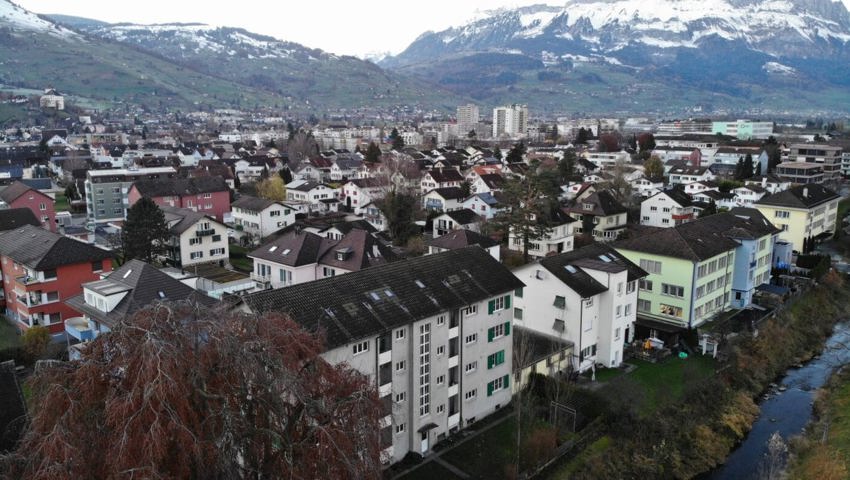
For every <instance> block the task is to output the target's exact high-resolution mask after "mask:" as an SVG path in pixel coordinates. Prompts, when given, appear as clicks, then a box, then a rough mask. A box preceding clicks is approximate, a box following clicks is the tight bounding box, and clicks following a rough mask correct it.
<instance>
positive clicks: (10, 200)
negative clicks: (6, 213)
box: [0, 182, 56, 232]
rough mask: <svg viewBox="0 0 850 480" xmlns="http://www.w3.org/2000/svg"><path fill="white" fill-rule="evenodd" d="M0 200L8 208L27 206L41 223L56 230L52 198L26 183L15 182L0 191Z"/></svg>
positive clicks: (49, 228) (52, 230) (53, 230)
mask: <svg viewBox="0 0 850 480" xmlns="http://www.w3.org/2000/svg"><path fill="white" fill-rule="evenodd" d="M0 200H3V201H4V202H5V203H6V205H8V208H28V209H30V210H31V211H32V213H34V214H35V217H36V218H38V220H39V221H40V222H41V225H42V226H43V227H44V228H46V229H48V230H50V231H51V232H55V231H56V210H55V209H54V206H53V203H54V200H53V199H52V198H50V196H49V195H47V194H46V193H43V192H39V191H38V190H36V189H34V188H32V187H30V186H29V185H26V184H24V183H22V182H15V183H13V184H11V185H9V186H8V187H6V188H5V189H3V191H2V192H0Z"/></svg>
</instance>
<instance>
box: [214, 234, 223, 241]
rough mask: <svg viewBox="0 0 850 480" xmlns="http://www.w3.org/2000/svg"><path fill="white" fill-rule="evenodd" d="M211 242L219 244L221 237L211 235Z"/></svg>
mask: <svg viewBox="0 0 850 480" xmlns="http://www.w3.org/2000/svg"><path fill="white" fill-rule="evenodd" d="M212 241H213V242H220V241H221V235H213V237H212Z"/></svg>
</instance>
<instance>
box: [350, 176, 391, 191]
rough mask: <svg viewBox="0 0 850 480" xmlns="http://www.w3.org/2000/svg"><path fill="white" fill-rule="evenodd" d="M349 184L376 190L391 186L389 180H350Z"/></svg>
mask: <svg viewBox="0 0 850 480" xmlns="http://www.w3.org/2000/svg"><path fill="white" fill-rule="evenodd" d="M348 183H353V184H354V185H357V186H358V187H359V188H376V187H383V186H386V185H388V184H389V180H387V179H386V178H383V177H381V178H358V179H355V180H349V181H348Z"/></svg>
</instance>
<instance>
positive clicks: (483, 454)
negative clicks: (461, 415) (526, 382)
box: [435, 419, 516, 479]
mask: <svg viewBox="0 0 850 480" xmlns="http://www.w3.org/2000/svg"><path fill="white" fill-rule="evenodd" d="M515 447H516V421H515V420H514V419H509V420H505V421H504V422H502V423H500V424H499V425H496V426H495V427H493V428H491V429H490V430H487V431H486V432H484V433H481V434H479V435H477V436H476V437H475V438H473V439H471V440H469V441H467V442H465V443H463V444H461V445H459V446H457V447H455V448H454V449H452V450H450V451H448V452H446V453H445V454H443V459H444V460H446V461H447V462H449V463H451V464H452V465H454V466H456V467H458V468H460V469H461V470H463V471H464V472H466V473H468V474H469V476H470V478H480V479H494V478H504V476H505V466H506V465H508V464H512V463H513V462H514V460H515V458H514V456H515V452H516V450H515ZM435 478H439V477H435Z"/></svg>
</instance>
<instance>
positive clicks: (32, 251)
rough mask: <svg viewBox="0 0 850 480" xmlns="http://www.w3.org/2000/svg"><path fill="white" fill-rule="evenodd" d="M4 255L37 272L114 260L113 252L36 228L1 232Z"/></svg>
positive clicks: (27, 227)
mask: <svg viewBox="0 0 850 480" xmlns="http://www.w3.org/2000/svg"><path fill="white" fill-rule="evenodd" d="M0 254H2V255H5V256H7V257H9V258H11V259H12V260H14V261H16V262H18V263H22V264H24V265H26V266H28V267H30V268H32V269H34V270H37V271H43V270H50V269H53V268H57V267H60V266H63V265H73V264H75V263H83V262H94V261H97V260H105V259H107V258H112V257H113V254H112V252H111V251H109V250H104V249H102V248H98V247H95V246H93V245H89V244H87V243H83V242H80V241H77V240H74V239H71V238H68V237H65V236H62V235H59V234H58V233H53V232H51V231H49V230H45V229H43V228H41V227H36V226H33V225H24V226H22V227H20V228H16V229H14V230H7V231H5V232H2V233H0Z"/></svg>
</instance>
